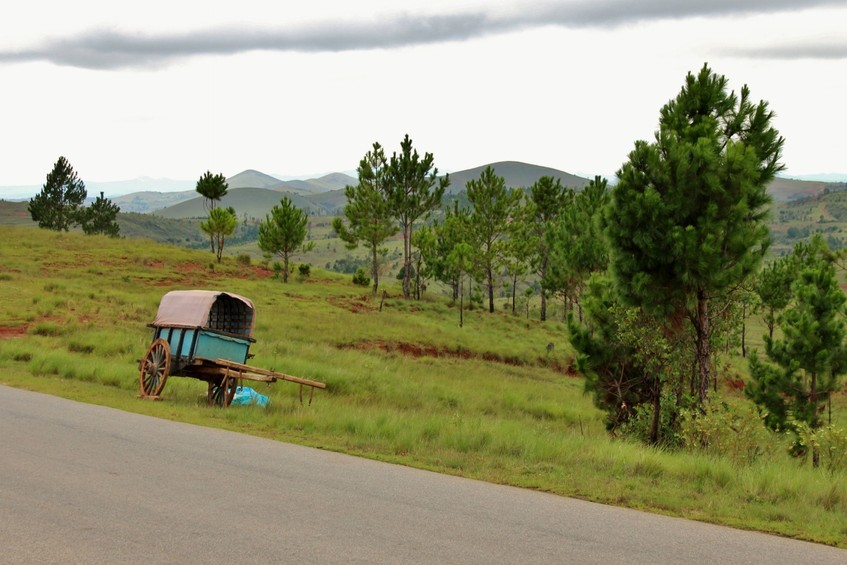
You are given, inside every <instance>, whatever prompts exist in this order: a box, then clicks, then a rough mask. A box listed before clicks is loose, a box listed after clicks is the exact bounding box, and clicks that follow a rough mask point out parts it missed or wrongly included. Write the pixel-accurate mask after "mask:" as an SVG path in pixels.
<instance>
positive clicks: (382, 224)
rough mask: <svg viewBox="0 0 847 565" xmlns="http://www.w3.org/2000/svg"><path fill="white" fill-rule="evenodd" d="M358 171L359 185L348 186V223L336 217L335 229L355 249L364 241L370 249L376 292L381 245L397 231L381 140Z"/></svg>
mask: <svg viewBox="0 0 847 565" xmlns="http://www.w3.org/2000/svg"><path fill="white" fill-rule="evenodd" d="M357 171H358V173H359V184H357V185H356V186H347V187H345V188H344V195H345V196H346V197H347V204H346V205H345V206H344V218H345V219H346V220H347V225H345V224H344V220H342V218H335V219H334V220H333V222H332V229H333V230H334V231H335V233H337V234H338V236H339V237H340V238H341V240H342V241H344V242H345V243H346V244H347V247H348V249H354V248H355V247H356V246H358V244H359V243H360V242H361V243H363V244H364V245H365V247H366V248H367V249H368V250H369V251H370V254H371V278H372V279H373V283H374V284H373V293H374V294H376V293H377V292H378V290H379V274H380V264H379V258H380V246H381V245H382V244H383V243H384V242H385V240H386V239H388V238H389V237H391V236H392V235H394V234H395V233H397V225H396V224H395V223H394V220H393V218H392V215H391V206H390V203H389V200H388V196H389V192H388V181H389V179H388V161H387V160H386V158H385V152H384V151H383V149H382V147H381V146H380V144H379V143H374V144H373V149H372V150H371V151H368V153H366V154H365V156H364V157H363V158H362V160H361V161H360V162H359V168H358V169H357Z"/></svg>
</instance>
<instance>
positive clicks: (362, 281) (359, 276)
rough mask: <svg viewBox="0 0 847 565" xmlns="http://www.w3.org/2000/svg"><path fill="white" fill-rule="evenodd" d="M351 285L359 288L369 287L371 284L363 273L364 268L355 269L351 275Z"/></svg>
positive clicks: (369, 279)
mask: <svg viewBox="0 0 847 565" xmlns="http://www.w3.org/2000/svg"><path fill="white" fill-rule="evenodd" d="M353 284H357V285H359V286H369V285H370V284H371V278H370V277H369V276H368V275H367V273H365V269H364V267H359V268H358V269H356V272H355V273H353Z"/></svg>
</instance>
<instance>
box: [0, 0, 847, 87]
mask: <svg viewBox="0 0 847 565" xmlns="http://www.w3.org/2000/svg"><path fill="white" fill-rule="evenodd" d="M845 5H847V2H845V0H805V1H804V2H802V3H798V2H797V0H745V1H739V0H708V1H694V2H688V1H681V0H642V1H639V2H632V1H631V0H576V1H570V2H561V1H559V2H544V3H538V4H535V5H531V6H527V5H521V6H520V11H512V12H510V13H508V14H504V13H499V14H498V13H494V12H491V13H488V12H481V11H477V12H464V13H453V14H438V15H426V16H416V15H414V14H409V13H407V14H401V15H394V16H385V17H383V18H380V19H379V20H377V21H373V22H362V21H358V22H357V21H350V20H330V21H323V22H316V23H312V24H308V25H302V26H300V27H293V28H292V27H285V26H280V27H277V28H271V27H259V26H257V27H255V28H244V27H240V28H224V27H220V28H215V29H205V30H197V31H189V32H185V33H179V34H155V33H126V32H115V31H111V30H103V29H101V30H93V31H87V32H83V33H80V34H78V35H73V36H68V37H64V38H58V39H52V40H47V41H44V42H43V43H41V44H40V45H35V46H33V47H30V48H25V49H20V50H0V62H5V63H21V62H30V61H48V62H50V63H53V64H56V65H63V66H72V67H80V68H86V69H104V70H110V69H121V68H128V67H159V66H164V65H167V64H169V63H172V62H173V61H175V60H178V59H182V58H186V57H193V56H198V55H236V54H239V53H244V52H249V51H276V52H340V51H353V50H370V49H392V48H402V47H409V46H415V45H425V44H432V43H443V42H451V41H452V42H455V41H467V40H471V39H474V38H479V37H484V36H488V35H494V34H501V33H508V32H512V31H519V30H524V29H529V28H537V27H545V26H558V27H564V28H571V29H579V28H613V27H617V26H622V25H629V24H638V23H643V22H649V21H657V20H675V19H685V18H694V17H707V18H718V17H740V16H748V15H767V14H775V13H782V12H791V11H798V10H808V9H814V8H820V7H832V6H840V7H844V6H845ZM799 47H800V49H796V48H790V49H789V48H784V47H779V48H769V47H763V48H762V49H760V50H756V49H748V50H746V51H743V52H742V51H735V52H734V53H737V54H740V55H743V56H751V57H774V58H782V57H786V56H787V57H795V58H796V57H798V56H804V57H816V58H844V57H845V45H844V44H843V43H842V44H840V45H830V46H827V45H817V46H814V48H812V47H811V46H805V48H804V46H799ZM727 52H732V51H727ZM798 53H805V55H798Z"/></svg>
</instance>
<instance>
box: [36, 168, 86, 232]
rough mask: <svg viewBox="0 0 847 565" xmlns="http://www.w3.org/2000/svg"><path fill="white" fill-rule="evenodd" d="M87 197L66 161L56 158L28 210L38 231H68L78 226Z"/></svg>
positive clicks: (74, 172)
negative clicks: (43, 229) (36, 224)
mask: <svg viewBox="0 0 847 565" xmlns="http://www.w3.org/2000/svg"><path fill="white" fill-rule="evenodd" d="M86 196H88V193H87V192H86V190H85V183H84V182H82V180H80V179H79V178H78V177H77V174H76V171H74V169H73V167H72V166H71V164H70V163H69V162H68V160H67V159H65V158H64V157H59V160H58V161H56V164H55V165H53V170H52V171H50V173H48V174H47V182H45V183H44V185H43V186H42V187H41V192H39V193H38V194H37V195H36V196H35V197H33V198H32V199H31V200H30V201H29V206H28V207H27V210H28V211H29V213H30V216H32V220H33V221H34V222H37V223H38V227H40V228H47V229H51V230H56V231H68V230H69V229H70V228H71V227H73V226H75V225H77V224H79V223H80V220H81V218H80V215H81V211H82V205H83V203H84V202H85V198H86Z"/></svg>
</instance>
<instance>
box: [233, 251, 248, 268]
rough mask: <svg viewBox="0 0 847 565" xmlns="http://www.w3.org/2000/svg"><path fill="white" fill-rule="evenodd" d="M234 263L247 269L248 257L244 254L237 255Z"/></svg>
mask: <svg viewBox="0 0 847 565" xmlns="http://www.w3.org/2000/svg"><path fill="white" fill-rule="evenodd" d="M235 262H236V263H238V264H239V265H243V266H245V267H249V266H250V256H249V255H247V254H246V253H239V254H238V255H237V256H236V257H235Z"/></svg>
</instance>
